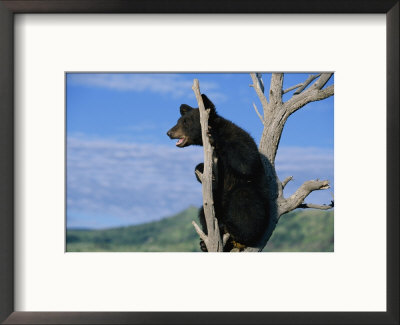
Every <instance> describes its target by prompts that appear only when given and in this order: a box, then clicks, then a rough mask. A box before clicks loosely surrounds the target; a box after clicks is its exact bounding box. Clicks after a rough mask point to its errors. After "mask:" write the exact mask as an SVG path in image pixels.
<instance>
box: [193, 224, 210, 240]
mask: <svg viewBox="0 0 400 325" xmlns="http://www.w3.org/2000/svg"><path fill="white" fill-rule="evenodd" d="M192 225H193V227H194V229H196V232H197V233H198V234H199V236H200V238H201V239H202V240H204V243H206V242H207V241H208V237H207V235H206V234H205V233H204V232H203V230H201V228H200V227H199V225H198V224H197V223H196V222H195V221H192Z"/></svg>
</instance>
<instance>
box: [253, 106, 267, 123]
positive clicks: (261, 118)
mask: <svg viewBox="0 0 400 325" xmlns="http://www.w3.org/2000/svg"><path fill="white" fill-rule="evenodd" d="M253 107H254V109H255V111H256V113H257V115H258V117H259V118H260V120H261V123H262V124H264V118H263V117H262V115H261V114H260V112H259V111H258V109H257V106H256V104H254V103H253Z"/></svg>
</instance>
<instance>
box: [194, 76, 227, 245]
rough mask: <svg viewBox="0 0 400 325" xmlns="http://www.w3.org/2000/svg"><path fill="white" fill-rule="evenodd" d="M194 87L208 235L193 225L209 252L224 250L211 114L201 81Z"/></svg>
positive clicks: (196, 82) (196, 81) (195, 80)
mask: <svg viewBox="0 0 400 325" xmlns="http://www.w3.org/2000/svg"><path fill="white" fill-rule="evenodd" d="M192 89H193V91H194V93H195V95H196V99H197V102H198V105H199V111H200V124H201V133H202V140H203V149H204V170H203V174H202V175H201V177H199V178H200V179H201V180H202V190H203V208H204V216H205V219H206V225H207V235H205V234H204V232H203V233H202V234H201V233H200V232H199V229H200V228H199V227H198V226H197V224H196V223H194V224H193V226H194V227H195V229H196V231H197V233H198V234H199V236H200V238H202V239H203V241H204V243H205V245H206V246H207V250H208V251H209V252H222V251H223V244H222V238H221V235H220V232H219V226H218V220H217V218H216V217H215V210H214V199H213V190H212V167H213V152H214V150H213V147H212V146H211V144H210V140H209V139H208V136H207V132H208V118H209V115H210V109H209V108H208V109H207V110H206V109H205V107H204V103H203V99H202V97H201V94H200V85H199V81H198V80H197V79H194V80H193V86H192ZM196 226H197V227H196Z"/></svg>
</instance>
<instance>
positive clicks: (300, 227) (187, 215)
mask: <svg viewBox="0 0 400 325" xmlns="http://www.w3.org/2000/svg"><path fill="white" fill-rule="evenodd" d="M192 220H196V221H197V208H195V207H189V208H188V209H186V210H185V211H183V212H181V213H179V214H177V215H175V216H172V217H169V218H165V219H162V220H160V221H155V222H150V223H146V224H141V225H137V226H129V227H120V228H112V229H104V230H78V229H68V230H67V252H199V251H200V249H199V238H198V235H197V233H196V232H195V230H194V228H193V226H192ZM264 251H266V252H332V251H333V211H321V210H298V211H293V212H291V213H289V214H287V215H284V216H282V218H281V220H280V222H279V223H278V225H277V227H276V229H275V231H274V233H273V235H272V237H271V239H270V241H269V243H268V245H267V246H266V247H265V249H264Z"/></svg>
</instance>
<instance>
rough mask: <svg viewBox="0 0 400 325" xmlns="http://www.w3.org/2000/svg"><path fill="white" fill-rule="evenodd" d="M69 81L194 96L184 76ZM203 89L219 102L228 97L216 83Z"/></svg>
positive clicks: (90, 76)
mask: <svg viewBox="0 0 400 325" xmlns="http://www.w3.org/2000/svg"><path fill="white" fill-rule="evenodd" d="M68 81H69V82H70V84H72V85H81V86H89V87H98V88H107V89H113V90H118V91H134V92H143V91H150V92H152V93H157V94H162V95H166V94H169V95H172V96H173V97H175V98H180V97H189V96H193V91H192V84H193V80H191V79H188V78H185V77H184V74H180V75H178V74H132V73H119V74H111V73H85V74H81V73H71V74H69V76H68ZM201 87H202V89H204V90H207V92H212V93H213V96H214V97H217V98H218V100H224V99H225V98H226V96H225V95H224V94H222V93H221V92H220V91H219V85H218V84H217V83H215V82H207V81H203V82H202V83H201Z"/></svg>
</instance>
